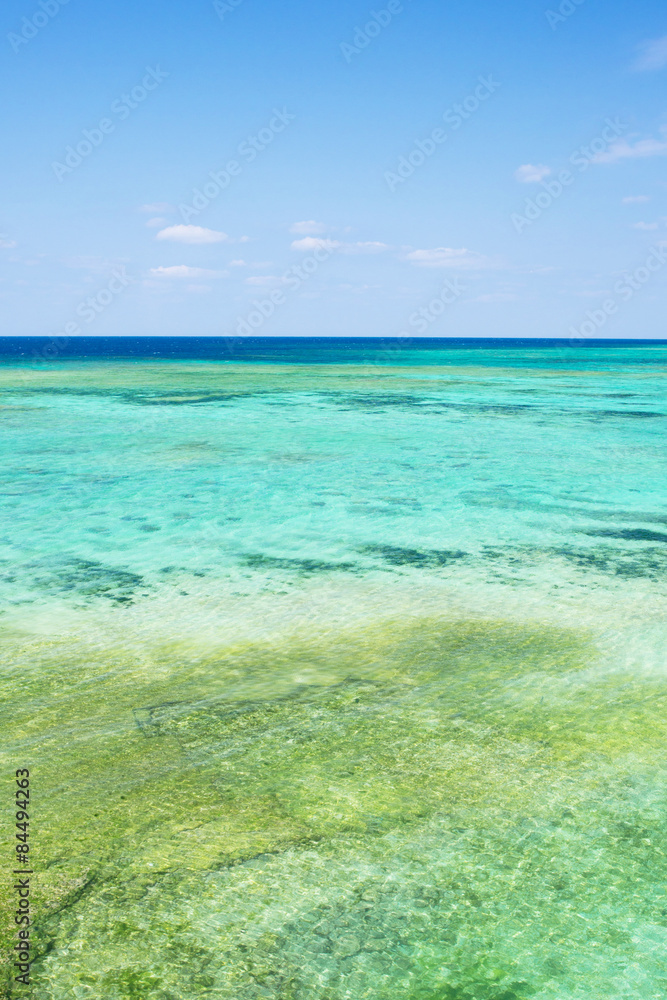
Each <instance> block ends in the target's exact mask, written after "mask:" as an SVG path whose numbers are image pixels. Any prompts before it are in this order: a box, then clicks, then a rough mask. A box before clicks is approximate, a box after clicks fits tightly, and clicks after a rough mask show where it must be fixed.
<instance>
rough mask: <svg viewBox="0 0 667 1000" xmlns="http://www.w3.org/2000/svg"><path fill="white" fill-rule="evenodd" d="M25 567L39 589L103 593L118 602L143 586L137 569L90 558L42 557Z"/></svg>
mask: <svg viewBox="0 0 667 1000" xmlns="http://www.w3.org/2000/svg"><path fill="white" fill-rule="evenodd" d="M25 569H26V571H27V573H26V575H27V577H28V580H29V581H30V583H31V584H32V586H33V587H36V588H37V589H39V590H42V591H46V592H48V593H50V594H67V595H70V596H71V595H72V594H74V595H76V596H77V597H83V598H94V597H105V598H107V599H108V600H110V601H114V602H115V603H117V604H127V603H128V602H130V601H131V600H132V598H133V597H134V594H135V592H136V591H137V590H138V589H139V588H145V587H146V583H145V582H144V579H143V577H141V576H140V575H139V574H138V573H132V572H131V571H130V570H126V569H119V568H118V567H116V566H107V565H105V564H104V563H101V562H97V561H95V560H92V559H79V558H76V557H67V556H62V557H59V558H57V559H41V560H38V561H35V562H32V563H29V564H28V565H27V566H26V567H25Z"/></svg>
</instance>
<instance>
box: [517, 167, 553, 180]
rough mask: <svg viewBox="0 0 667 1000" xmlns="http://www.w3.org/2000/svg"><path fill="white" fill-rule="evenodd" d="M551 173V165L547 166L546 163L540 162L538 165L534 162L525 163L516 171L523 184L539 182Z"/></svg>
mask: <svg viewBox="0 0 667 1000" xmlns="http://www.w3.org/2000/svg"><path fill="white" fill-rule="evenodd" d="M550 173H551V167H547V166H545V164H544V163H539V164H538V165H537V166H534V165H533V164H532V163H524V164H523V166H521V167H519V169H518V170H515V171H514V176H515V177H516V179H517V180H518V181H520V182H521V183H522V184H539V182H540V181H542V180H544V178H545V177H548V176H549V174H550Z"/></svg>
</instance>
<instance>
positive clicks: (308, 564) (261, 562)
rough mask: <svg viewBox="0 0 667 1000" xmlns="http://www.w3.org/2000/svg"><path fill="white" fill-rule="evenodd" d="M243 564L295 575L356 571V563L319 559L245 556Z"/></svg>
mask: <svg viewBox="0 0 667 1000" xmlns="http://www.w3.org/2000/svg"><path fill="white" fill-rule="evenodd" d="M243 563H244V564H245V565H246V566H249V567H250V568H251V569H286V570H290V571H292V572H296V573H332V572H335V571H336V570H339V571H343V572H346V573H349V572H351V571H353V570H356V569H358V567H357V565H356V563H350V562H343V563H333V562H321V561H320V560H319V559H286V558H279V557H277V556H265V555H246V556H244V557H243Z"/></svg>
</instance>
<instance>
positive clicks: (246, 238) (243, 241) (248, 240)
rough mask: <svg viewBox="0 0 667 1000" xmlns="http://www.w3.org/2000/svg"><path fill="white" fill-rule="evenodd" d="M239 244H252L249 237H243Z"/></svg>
mask: <svg viewBox="0 0 667 1000" xmlns="http://www.w3.org/2000/svg"><path fill="white" fill-rule="evenodd" d="M239 243H250V237H249V236H242V237H241V238H240V240H239Z"/></svg>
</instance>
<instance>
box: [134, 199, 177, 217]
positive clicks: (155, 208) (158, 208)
mask: <svg viewBox="0 0 667 1000" xmlns="http://www.w3.org/2000/svg"><path fill="white" fill-rule="evenodd" d="M173 210H174V209H173V205H170V204H169V202H167V201H157V202H155V204H154V205H142V206H141V207H140V209H139V211H140V212H147V213H148V215H162V214H163V212H173Z"/></svg>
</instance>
